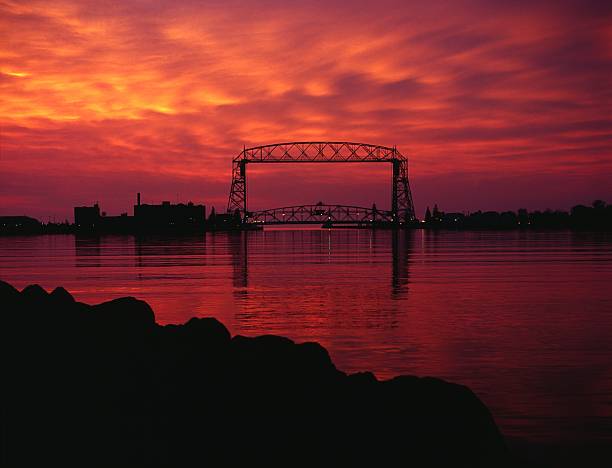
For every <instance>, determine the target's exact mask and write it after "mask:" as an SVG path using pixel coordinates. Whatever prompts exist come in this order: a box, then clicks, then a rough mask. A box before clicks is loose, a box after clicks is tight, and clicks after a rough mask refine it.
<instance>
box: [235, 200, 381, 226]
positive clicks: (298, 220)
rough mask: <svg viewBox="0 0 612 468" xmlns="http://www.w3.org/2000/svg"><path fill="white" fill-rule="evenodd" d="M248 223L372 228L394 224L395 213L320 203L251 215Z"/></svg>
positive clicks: (256, 212)
mask: <svg viewBox="0 0 612 468" xmlns="http://www.w3.org/2000/svg"><path fill="white" fill-rule="evenodd" d="M246 222H247V223H252V224H257V223H262V224H265V225H275V224H322V225H325V224H329V225H343V224H352V225H361V226H371V225H373V224H375V223H392V222H393V213H392V212H391V211H382V210H378V209H376V205H374V206H373V207H372V208H364V207H360V206H347V205H326V204H324V203H323V202H319V203H317V204H316V205H299V206H285V207H282V208H272V209H269V210H261V211H254V212H251V213H249V217H248V218H247V221H246Z"/></svg>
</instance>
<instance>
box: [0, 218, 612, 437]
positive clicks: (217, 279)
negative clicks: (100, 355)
mask: <svg viewBox="0 0 612 468" xmlns="http://www.w3.org/2000/svg"><path fill="white" fill-rule="evenodd" d="M0 278H1V279H3V280H5V281H9V282H11V283H12V284H14V285H15V286H17V287H19V288H22V287H24V286H25V285H28V284H31V283H39V284H41V285H42V286H43V287H45V288H47V289H52V288H54V287H55V286H58V285H63V286H64V287H66V288H67V289H68V290H69V291H70V292H72V293H73V294H74V296H75V297H76V298H77V299H78V300H81V301H84V302H88V303H96V302H101V301H105V300H109V299H112V298H116V297H119V296H125V295H133V296H136V297H138V298H141V299H144V300H146V301H147V302H149V303H150V304H151V306H152V307H153V309H154V310H155V313H156V316H157V320H158V322H161V323H181V322H184V321H186V320H187V319H189V318H190V317H192V316H214V317H217V318H218V319H219V320H221V321H222V322H223V323H225V324H226V326H227V327H228V328H229V329H230V330H231V332H232V333H233V334H244V335H258V334H264V333H274V334H281V335H284V336H288V337H290V338H292V339H294V340H296V341H318V342H320V343H321V344H323V345H324V346H325V347H326V348H327V349H328V350H329V351H330V353H331V355H332V358H333V360H334V362H335V363H336V365H337V366H338V368H340V369H342V370H344V371H347V372H354V371H361V370H372V371H373V372H374V373H375V374H376V375H377V376H378V377H379V378H389V377H392V376H394V375H398V374H414V375H433V376H438V377H442V378H444V379H447V380H450V381H454V382H458V383H462V384H465V385H468V386H469V387H470V388H471V389H473V390H474V391H475V392H476V394H477V395H478V396H479V397H480V398H481V399H482V400H483V401H484V402H485V403H486V404H487V406H488V407H489V408H490V409H491V410H492V412H493V415H494V417H495V419H496V421H497V423H498V424H499V426H500V428H501V429H502V431H503V432H504V434H505V435H507V436H511V437H520V438H524V439H527V440H529V441H539V442H546V443H563V442H564V441H573V442H576V441H600V442H604V443H605V442H606V441H612V365H611V362H612V235H610V234H603V233H600V234H594V233H591V234H589V233H571V232H551V233H535V232H437V233H436V232H424V231H415V232H405V233H393V232H391V231H375V232H372V231H368V230H353V229H339V230H319V229H316V230H269V231H268V230H266V231H263V232H246V233H234V234H226V233H214V234H213V233H208V234H206V235H202V236H198V237H192V238H174V239H168V238H154V237H151V238H143V239H136V238H134V237H131V236H104V237H93V238H92V237H89V238H87V237H83V238H81V237H74V236H38V237H36V236H34V237H13V238H11V237H6V238H0Z"/></svg>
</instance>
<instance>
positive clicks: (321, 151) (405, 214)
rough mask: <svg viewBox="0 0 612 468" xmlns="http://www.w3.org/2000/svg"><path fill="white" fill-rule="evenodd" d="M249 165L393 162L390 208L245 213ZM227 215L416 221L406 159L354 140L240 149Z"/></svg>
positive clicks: (301, 220)
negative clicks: (387, 209) (386, 209)
mask: <svg viewBox="0 0 612 468" xmlns="http://www.w3.org/2000/svg"><path fill="white" fill-rule="evenodd" d="M253 163H285V164H286V163H297V164H299V163H387V164H391V165H392V168H393V172H392V181H391V182H392V191H391V210H389V211H382V210H377V209H376V207H375V206H373V207H372V208H366V207H359V206H352V205H325V204H323V203H319V204H316V205H298V206H289V207H281V208H272V209H266V210H261V211H253V212H251V211H249V209H248V204H247V170H246V169H247V165H248V164H253ZM227 212H228V213H232V214H237V215H239V216H240V219H241V221H242V222H243V223H245V224H256V223H261V224H325V223H329V224H367V223H385V224H391V225H395V226H398V227H399V226H402V225H405V224H408V223H411V222H413V221H415V219H416V217H415V212H414V204H413V201H412V193H411V191H410V184H409V182H408V160H407V159H406V157H405V156H403V155H402V154H401V153H400V152H399V151H398V150H397V148H395V147H392V148H391V147H387V146H379V145H369V144H365V143H352V142H326V141H312V142H291V143H276V144H271V145H263V146H255V147H253V148H244V149H243V150H242V151H241V152H240V154H239V155H238V156H236V157H235V158H234V159H233V162H232V187H231V190H230V195H229V200H228V204H227Z"/></svg>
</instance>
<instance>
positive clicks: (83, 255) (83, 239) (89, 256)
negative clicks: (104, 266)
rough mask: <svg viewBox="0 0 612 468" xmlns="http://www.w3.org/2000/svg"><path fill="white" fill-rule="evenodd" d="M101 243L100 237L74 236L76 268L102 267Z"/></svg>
mask: <svg viewBox="0 0 612 468" xmlns="http://www.w3.org/2000/svg"><path fill="white" fill-rule="evenodd" d="M100 254H101V241H100V236H96V235H92V236H84V235H75V236H74V259H75V266H76V267H77V268H81V267H99V266H100V265H101V262H100V259H101V255H100Z"/></svg>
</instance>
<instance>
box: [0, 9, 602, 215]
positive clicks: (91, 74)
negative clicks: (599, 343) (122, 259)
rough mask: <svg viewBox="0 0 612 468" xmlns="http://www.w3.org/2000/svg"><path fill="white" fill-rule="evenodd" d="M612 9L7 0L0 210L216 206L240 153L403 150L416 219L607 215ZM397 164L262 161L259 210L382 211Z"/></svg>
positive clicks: (252, 177)
mask: <svg viewBox="0 0 612 468" xmlns="http://www.w3.org/2000/svg"><path fill="white" fill-rule="evenodd" d="M610 5H612V2H609V1H600V2H589V1H573V2H570V1H563V0H558V1H550V2H538V1H492V0H484V1H465V2H461V1H446V2H437V1H427V2H410V1H398V2H391V1H384V0H377V1H372V2H365V1H364V2H360V1H349V0H345V1H334V0H325V1H309V2H306V1H303V2H297V1H291V0H276V1H257V2H256V1H252V2H249V1H240V2H238V1H232V0H223V1H177V0H168V1H130V0H124V1H117V2H113V1H101V0H94V1H87V0H84V1H65V0H54V1H48V0H47V1H29V0H18V1H1V0H0V23H1V26H0V28H1V29H0V53H1V54H2V57H1V60H0V119H1V121H0V125H1V137H0V138H1V139H0V151H1V153H0V214H2V215H7V214H27V215H31V216H35V217H39V218H40V219H42V220H44V221H47V220H48V217H51V218H53V217H57V219H58V220H59V219H64V218H68V219H72V214H71V213H72V207H73V206H74V205H81V204H91V203H93V202H94V201H96V200H99V202H100V204H101V205H102V208H103V209H104V210H105V211H107V212H109V214H118V213H119V212H122V211H128V212H130V213H131V205H132V204H133V203H134V200H135V193H136V192H138V191H140V192H142V194H143V195H142V196H143V201H145V202H160V201H161V200H166V199H167V200H171V201H176V200H177V199H179V200H181V201H187V200H193V201H194V202H200V203H204V204H206V205H208V206H212V205H214V206H215V207H216V208H217V210H221V211H223V210H224V209H225V206H226V204H227V196H228V192H229V187H230V177H231V160H232V158H233V157H234V156H236V155H237V154H238V153H239V152H240V150H241V149H242V148H243V146H244V145H246V146H247V147H248V146H255V145H260V144H268V143H276V142H283V141H304V140H334V141H357V142H365V143H372V144H381V145H387V146H392V145H397V147H398V149H399V150H400V151H401V152H402V153H403V154H404V155H406V156H407V157H408V158H409V164H410V166H409V170H410V181H411V185H412V191H413V196H414V201H415V205H416V209H417V214H418V215H419V216H422V214H423V211H424V209H425V207H426V206H427V205H433V204H434V203H438V204H439V205H440V207H441V208H442V209H446V210H449V211H450V210H453V211H454V210H459V211H464V210H470V211H472V210H476V209H479V208H481V209H498V210H503V209H518V208H521V207H526V208H530V209H536V208H537V209H540V208H546V207H550V208H562V209H568V208H569V207H570V206H571V205H572V204H575V203H590V202H591V201H593V200H594V199H596V198H603V199H607V200H608V201H609V202H611V203H612V7H611V6H610ZM390 177H391V170H390V167H387V166H386V165H383V166H382V167H379V166H377V165H351V166H350V167H348V168H347V167H345V166H342V165H333V166H330V165H304V166H295V165H291V166H289V165H283V166H267V165H266V166H257V165H254V166H253V167H252V170H251V171H250V174H249V196H250V207H251V208H265V207H274V206H283V205H288V204H293V203H296V204H298V203H299V204H302V203H314V202H317V201H319V200H323V201H325V202H327V203H333V202H338V203H351V204H361V205H366V206H369V205H371V204H372V202H376V203H377V204H378V205H379V206H380V207H388V205H389V197H390Z"/></svg>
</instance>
